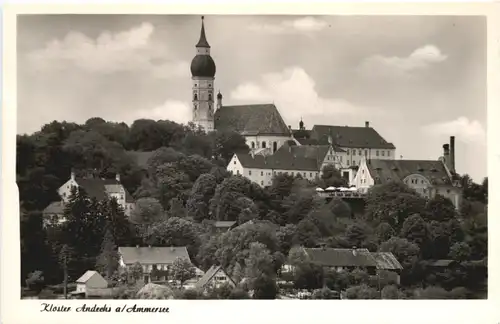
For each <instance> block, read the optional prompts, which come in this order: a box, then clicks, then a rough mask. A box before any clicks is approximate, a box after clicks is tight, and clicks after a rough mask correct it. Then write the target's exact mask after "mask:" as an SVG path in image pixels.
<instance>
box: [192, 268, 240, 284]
mask: <svg viewBox="0 0 500 324" xmlns="http://www.w3.org/2000/svg"><path fill="white" fill-rule="evenodd" d="M224 284H228V285H230V286H231V287H236V283H235V282H234V280H233V279H231V277H230V276H229V275H228V274H227V273H226V272H225V271H224V269H222V267H221V266H216V265H213V266H212V267H210V269H208V271H207V272H206V273H205V275H204V276H203V277H202V278H201V279H200V280H199V281H198V282H197V283H196V285H195V288H196V289H200V290H208V289H213V288H219V287H220V286H222V285H224Z"/></svg>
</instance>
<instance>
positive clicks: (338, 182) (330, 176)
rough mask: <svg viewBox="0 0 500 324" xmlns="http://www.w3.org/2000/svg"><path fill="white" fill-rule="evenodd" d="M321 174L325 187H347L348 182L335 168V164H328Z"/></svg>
mask: <svg viewBox="0 0 500 324" xmlns="http://www.w3.org/2000/svg"><path fill="white" fill-rule="evenodd" d="M322 171H323V172H322V173H321V180H323V185H324V187H346V186H347V185H348V184H347V181H346V179H344V178H342V175H341V174H340V171H339V170H337V169H336V168H335V165H333V164H327V165H325V166H324V167H323V170H322Z"/></svg>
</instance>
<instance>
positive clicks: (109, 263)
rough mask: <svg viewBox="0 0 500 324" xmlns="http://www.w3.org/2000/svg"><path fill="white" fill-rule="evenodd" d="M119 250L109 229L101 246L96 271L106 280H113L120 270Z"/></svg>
mask: <svg viewBox="0 0 500 324" xmlns="http://www.w3.org/2000/svg"><path fill="white" fill-rule="evenodd" d="M119 259H120V257H119V255H118V248H117V247H116V245H115V242H114V238H113V234H112V233H111V231H110V230H109V229H108V230H107V231H106V234H105V235H104V239H103V241H102V245H101V254H99V256H98V257H97V262H96V269H97V271H98V272H99V273H101V274H103V275H104V277H106V278H111V277H112V275H113V274H114V273H115V272H116V270H118V261H119Z"/></svg>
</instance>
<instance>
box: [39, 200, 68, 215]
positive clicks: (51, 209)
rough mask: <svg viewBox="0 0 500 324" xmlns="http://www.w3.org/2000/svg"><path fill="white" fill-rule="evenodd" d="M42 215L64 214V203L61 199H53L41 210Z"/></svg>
mask: <svg viewBox="0 0 500 324" xmlns="http://www.w3.org/2000/svg"><path fill="white" fill-rule="evenodd" d="M43 214H44V215H62V214H64V205H63V203H62V201H54V202H53V203H50V205H48V206H47V207H45V209H44V210H43Z"/></svg>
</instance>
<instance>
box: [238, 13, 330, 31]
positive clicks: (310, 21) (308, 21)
mask: <svg viewBox="0 0 500 324" xmlns="http://www.w3.org/2000/svg"><path fill="white" fill-rule="evenodd" d="M326 27H328V23H327V22H326V21H324V20H321V19H318V18H315V17H304V18H299V19H294V20H285V21H282V22H281V23H279V24H252V25H249V26H248V29H250V30H252V31H257V32H264V33H271V34H287V33H296V32H306V33H307V32H318V31H321V30H323V29H325V28H326Z"/></svg>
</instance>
